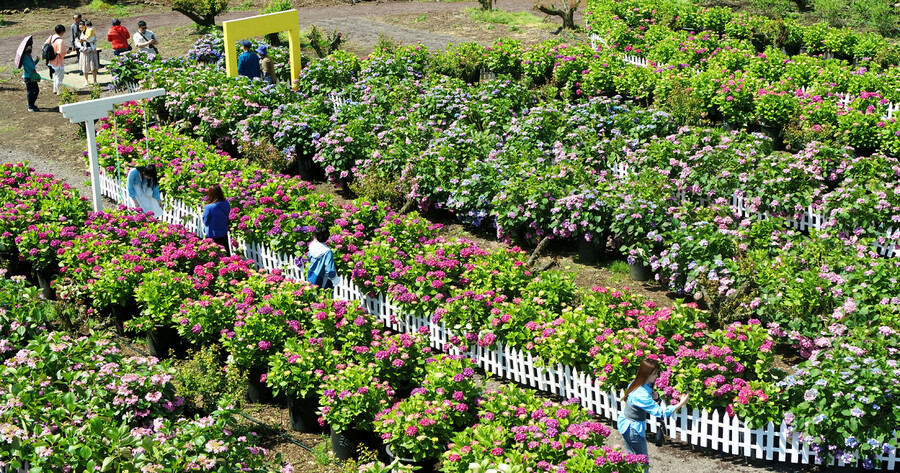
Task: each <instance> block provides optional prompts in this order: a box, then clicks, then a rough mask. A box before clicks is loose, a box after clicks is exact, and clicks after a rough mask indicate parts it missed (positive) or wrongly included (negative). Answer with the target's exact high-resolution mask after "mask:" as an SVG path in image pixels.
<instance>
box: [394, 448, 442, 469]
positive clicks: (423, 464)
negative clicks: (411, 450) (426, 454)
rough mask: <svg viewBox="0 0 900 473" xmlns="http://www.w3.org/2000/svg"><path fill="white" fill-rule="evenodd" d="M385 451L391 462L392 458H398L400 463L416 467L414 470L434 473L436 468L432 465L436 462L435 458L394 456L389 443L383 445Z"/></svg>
mask: <svg viewBox="0 0 900 473" xmlns="http://www.w3.org/2000/svg"><path fill="white" fill-rule="evenodd" d="M384 450H385V452H386V453H387V456H388V460H389V461H390V462H393V461H394V460H399V461H400V464H401V465H409V466H414V467H418V470H416V471H417V472H418V473H435V472H436V471H437V470H436V469H435V468H434V465H435V464H436V463H437V459H436V458H431V459H427V460H411V459H409V458H399V459H398V458H397V457H396V456H394V452H392V451H391V447H390V445H387V446H385V447H384Z"/></svg>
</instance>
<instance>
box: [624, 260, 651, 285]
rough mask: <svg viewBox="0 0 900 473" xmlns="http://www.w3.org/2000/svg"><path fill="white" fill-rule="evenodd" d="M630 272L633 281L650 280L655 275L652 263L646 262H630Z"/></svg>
mask: <svg viewBox="0 0 900 473" xmlns="http://www.w3.org/2000/svg"><path fill="white" fill-rule="evenodd" d="M628 273H629V275H630V276H631V280H632V281H649V280H650V278H652V277H653V271H651V270H650V265H648V264H644V263H634V264H629V265H628Z"/></svg>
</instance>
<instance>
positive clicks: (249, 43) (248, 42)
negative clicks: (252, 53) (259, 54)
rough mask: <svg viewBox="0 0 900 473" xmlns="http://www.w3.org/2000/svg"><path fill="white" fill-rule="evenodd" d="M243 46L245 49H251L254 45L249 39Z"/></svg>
mask: <svg viewBox="0 0 900 473" xmlns="http://www.w3.org/2000/svg"><path fill="white" fill-rule="evenodd" d="M241 46H243V47H245V48H249V47H250V46H253V43H251V42H250V40H249V39H245V40H243V41H241Z"/></svg>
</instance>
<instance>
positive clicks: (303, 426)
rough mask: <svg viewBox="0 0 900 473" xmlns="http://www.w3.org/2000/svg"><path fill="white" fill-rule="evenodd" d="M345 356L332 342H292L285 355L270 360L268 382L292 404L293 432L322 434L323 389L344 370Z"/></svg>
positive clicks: (291, 340)
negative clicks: (325, 382) (324, 381)
mask: <svg viewBox="0 0 900 473" xmlns="http://www.w3.org/2000/svg"><path fill="white" fill-rule="evenodd" d="M343 358H344V356H343V355H342V354H341V352H340V350H336V349H335V348H334V342H333V340H332V339H330V338H302V339H295V338H291V339H289V340H288V341H287V342H286V343H285V346H284V350H282V351H281V353H279V354H277V355H275V356H272V357H271V358H270V359H269V375H268V377H267V378H266V382H267V383H268V384H269V386H271V387H272V391H273V393H274V394H275V395H279V394H284V395H285V396H286V397H287V400H288V413H289V415H290V421H291V428H292V429H293V430H296V431H298V432H307V433H319V432H321V431H322V427H323V426H322V425H321V424H319V422H318V418H317V414H318V410H319V394H318V392H319V386H320V384H321V383H322V379H323V378H324V377H325V376H326V375H330V374H334V373H335V372H336V371H337V370H338V369H339V368H344V367H345V366H346V365H344V364H343V363H342V362H341V361H342V359H343Z"/></svg>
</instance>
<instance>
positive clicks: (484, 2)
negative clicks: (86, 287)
mask: <svg viewBox="0 0 900 473" xmlns="http://www.w3.org/2000/svg"><path fill="white" fill-rule="evenodd" d="M478 3H480V4H481V9H482V10H487V11H490V10H491V8H493V6H494V0H478Z"/></svg>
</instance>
